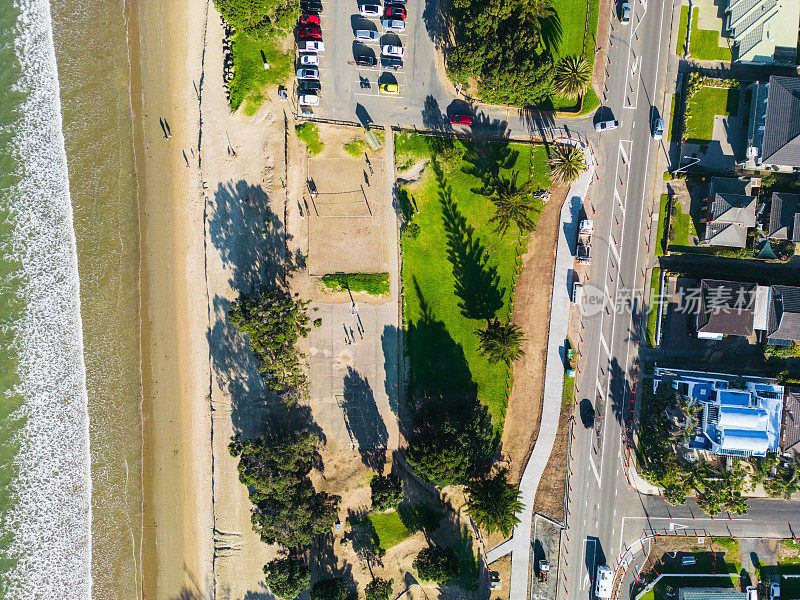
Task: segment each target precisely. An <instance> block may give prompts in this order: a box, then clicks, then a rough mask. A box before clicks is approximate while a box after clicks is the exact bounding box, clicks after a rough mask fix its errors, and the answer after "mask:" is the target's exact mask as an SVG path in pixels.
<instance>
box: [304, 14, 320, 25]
mask: <svg viewBox="0 0 800 600" xmlns="http://www.w3.org/2000/svg"><path fill="white" fill-rule="evenodd" d="M300 25H316V26H317V27H319V26H320V25H321V23H320V20H319V15H302V16H301V17H300Z"/></svg>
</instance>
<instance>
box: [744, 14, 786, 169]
mask: <svg viewBox="0 0 800 600" xmlns="http://www.w3.org/2000/svg"><path fill="white" fill-rule="evenodd" d="M798 6H800V3H798ZM794 27H795V29H796V28H797V23H794ZM747 91H748V93H749V94H750V95H751V100H750V116H749V119H748V122H747V152H746V157H745V161H744V162H743V163H740V164H739V166H740V167H742V168H744V169H749V170H766V169H771V170H773V171H780V172H783V173H793V172H794V173H797V172H800V78H798V77H777V76H775V75H772V76H770V78H769V82H768V83H760V82H754V83H752V84H750V85H749V86H748V87H747Z"/></svg>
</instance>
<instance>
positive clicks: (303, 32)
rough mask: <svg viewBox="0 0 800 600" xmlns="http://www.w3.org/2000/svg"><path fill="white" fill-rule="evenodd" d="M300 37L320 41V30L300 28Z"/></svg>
mask: <svg viewBox="0 0 800 600" xmlns="http://www.w3.org/2000/svg"><path fill="white" fill-rule="evenodd" d="M300 37H301V38H306V39H312V40H321V39H322V30H321V29H320V28H319V27H301V28H300Z"/></svg>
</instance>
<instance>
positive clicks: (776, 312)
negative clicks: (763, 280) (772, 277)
mask: <svg viewBox="0 0 800 600" xmlns="http://www.w3.org/2000/svg"><path fill="white" fill-rule="evenodd" d="M767 339H768V340H769V339H775V340H781V341H800V287H794V286H788V285H773V286H772V290H771V301H770V307H769V323H768V324H767Z"/></svg>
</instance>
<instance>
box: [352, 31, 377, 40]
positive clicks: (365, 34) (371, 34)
mask: <svg viewBox="0 0 800 600" xmlns="http://www.w3.org/2000/svg"><path fill="white" fill-rule="evenodd" d="M356 38H358V39H359V40H366V41H372V40H379V39H380V38H381V34H380V33H378V32H377V31H373V30H372V29H359V30H357V31H356Z"/></svg>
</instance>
